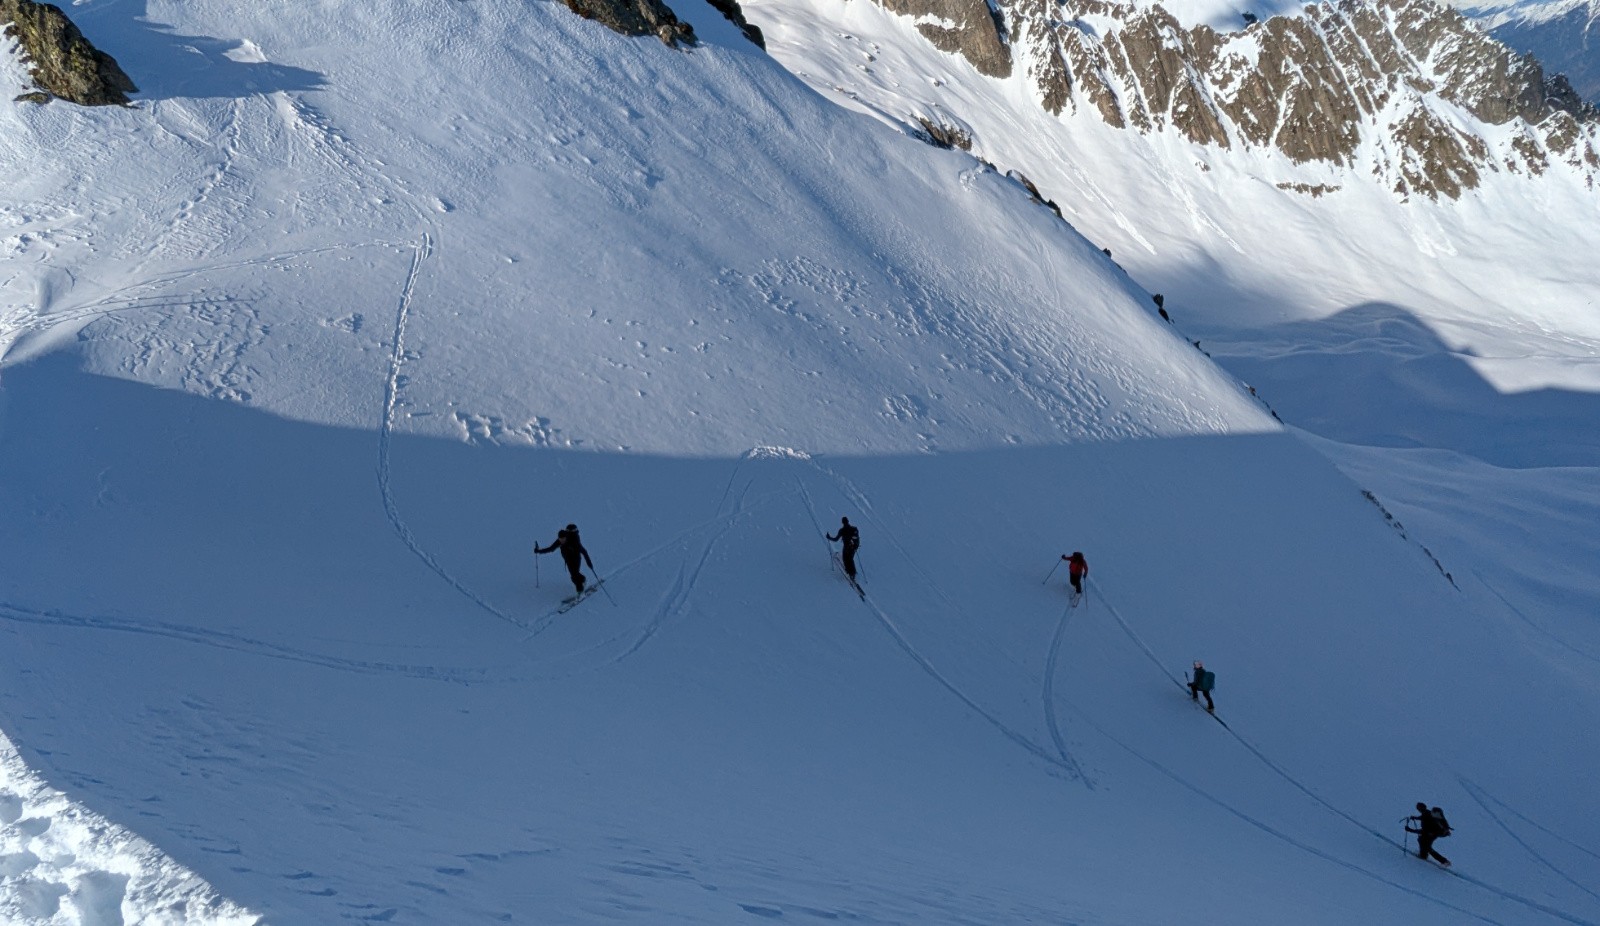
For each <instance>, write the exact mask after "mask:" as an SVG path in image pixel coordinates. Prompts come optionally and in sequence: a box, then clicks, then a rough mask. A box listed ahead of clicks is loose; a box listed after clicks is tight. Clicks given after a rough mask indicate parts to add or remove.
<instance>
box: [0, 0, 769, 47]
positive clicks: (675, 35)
mask: <svg viewBox="0 0 1600 926" xmlns="http://www.w3.org/2000/svg"><path fill="white" fill-rule="evenodd" d="M0 2H3V0H0ZM563 2H565V3H566V5H567V8H568V9H570V10H572V12H574V13H577V14H578V15H579V16H582V17H583V18H584V19H592V20H594V21H595V22H597V23H599V24H600V25H602V26H605V27H606V28H608V29H610V30H612V31H613V32H620V33H622V34H623V35H653V36H655V37H656V38H658V39H660V40H661V41H663V42H665V43H666V44H668V45H671V46H676V45H678V43H680V42H682V43H684V44H688V45H692V44H694V40H695V38H694V27H693V26H690V25H689V24H688V23H686V22H684V21H682V20H680V19H679V18H678V16H677V14H676V13H673V12H672V10H670V9H668V8H667V5H666V4H664V3H662V2H661V0H563ZM741 15H742V14H741Z"/></svg>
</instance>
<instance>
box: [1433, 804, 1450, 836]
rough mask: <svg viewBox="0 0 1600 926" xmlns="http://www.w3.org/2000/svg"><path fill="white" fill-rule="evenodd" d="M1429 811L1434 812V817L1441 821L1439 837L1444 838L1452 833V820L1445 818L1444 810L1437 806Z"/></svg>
mask: <svg viewBox="0 0 1600 926" xmlns="http://www.w3.org/2000/svg"><path fill="white" fill-rule="evenodd" d="M1428 812H1429V813H1431V814H1433V819H1434V820H1436V821H1438V823H1439V838H1440V839H1443V838H1444V837H1446V836H1448V835H1450V821H1449V820H1446V819H1445V818H1444V811H1443V810H1440V809H1439V808H1437V807H1435V808H1433V809H1432V810H1430V811H1428Z"/></svg>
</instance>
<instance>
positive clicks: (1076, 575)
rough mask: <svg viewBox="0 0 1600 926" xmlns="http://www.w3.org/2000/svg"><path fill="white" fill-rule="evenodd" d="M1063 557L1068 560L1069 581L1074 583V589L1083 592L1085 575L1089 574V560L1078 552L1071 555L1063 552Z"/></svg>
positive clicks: (1079, 592)
mask: <svg viewBox="0 0 1600 926" xmlns="http://www.w3.org/2000/svg"><path fill="white" fill-rule="evenodd" d="M1061 558H1062V559H1064V560H1066V561H1067V581H1069V582H1071V583H1072V590H1073V591H1074V592H1077V593H1078V594H1080V595H1081V594H1083V577H1084V576H1086V575H1088V574H1089V561H1088V560H1086V559H1084V558H1083V554H1082V553H1077V552H1074V553H1073V554H1072V555H1071V556H1068V555H1067V554H1065V553H1063V554H1061Z"/></svg>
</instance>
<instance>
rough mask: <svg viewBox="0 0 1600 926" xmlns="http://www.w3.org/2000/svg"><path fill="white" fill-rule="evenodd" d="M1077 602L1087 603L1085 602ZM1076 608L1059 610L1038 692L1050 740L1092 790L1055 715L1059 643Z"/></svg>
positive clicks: (1070, 607) (1064, 637) (1068, 607)
mask: <svg viewBox="0 0 1600 926" xmlns="http://www.w3.org/2000/svg"><path fill="white" fill-rule="evenodd" d="M1079 604H1084V605H1087V602H1079ZM1077 610H1078V609H1077V608H1076V607H1075V606H1073V605H1071V604H1068V605H1067V606H1066V608H1065V609H1064V610H1062V612H1061V619H1060V620H1059V621H1057V622H1056V631H1055V633H1054V634H1053V635H1052V636H1051V638H1050V655H1049V658H1047V659H1046V660H1045V663H1044V690H1043V691H1042V692H1041V693H1040V698H1041V699H1042V700H1043V702H1044V723H1045V728H1046V729H1048V730H1049V731H1050V740H1051V742H1053V743H1055V746H1056V752H1058V753H1060V755H1061V758H1062V760H1063V761H1065V762H1068V763H1070V764H1071V765H1072V767H1073V768H1076V769H1078V774H1079V775H1081V776H1082V777H1083V783H1084V784H1086V785H1088V786H1089V788H1090V790H1093V789H1094V786H1095V785H1094V782H1093V781H1092V780H1090V779H1089V777H1088V776H1087V775H1083V770H1082V767H1081V766H1079V765H1078V763H1077V762H1076V761H1075V760H1074V759H1073V758H1072V754H1071V753H1070V752H1068V750H1067V741H1066V738H1065V737H1064V736H1062V735H1061V721H1060V719H1059V718H1058V717H1057V716H1056V665H1057V663H1058V662H1059V661H1060V656H1061V644H1062V642H1063V641H1065V640H1066V638H1067V625H1068V624H1069V623H1071V622H1072V615H1073V614H1075V613H1076V612H1077Z"/></svg>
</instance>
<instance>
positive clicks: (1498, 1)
mask: <svg viewBox="0 0 1600 926" xmlns="http://www.w3.org/2000/svg"><path fill="white" fill-rule="evenodd" d="M1456 5H1457V6H1459V7H1460V8H1461V9H1463V10H1464V11H1466V12H1467V13H1468V14H1469V15H1471V16H1473V17H1474V18H1475V19H1477V20H1478V21H1479V22H1480V23H1482V25H1483V27H1484V28H1485V29H1487V30H1489V33H1490V34H1491V35H1493V36H1494V37H1495V38H1497V39H1499V40H1500V41H1502V42H1504V43H1506V44H1507V45H1509V46H1511V47H1512V48H1515V49H1517V50H1518V51H1521V52H1527V53H1529V54H1532V55H1534V56H1535V57H1537V58H1538V59H1539V60H1540V62H1542V63H1543V64H1544V67H1545V70H1546V71H1548V72H1550V73H1552V74H1564V75H1566V77H1567V79H1568V80H1570V81H1571V82H1572V88H1573V89H1574V90H1576V91H1577V92H1578V94H1579V95H1580V96H1582V97H1583V98H1584V99H1586V100H1588V101H1589V102H1590V103H1600V54H1597V53H1596V49H1597V45H1596V40H1597V39H1600V36H1597V35H1596V31H1595V21H1596V20H1597V19H1600V3H1596V2H1595V0H1538V2H1504V0H1486V2H1472V3H1457V4H1456Z"/></svg>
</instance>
